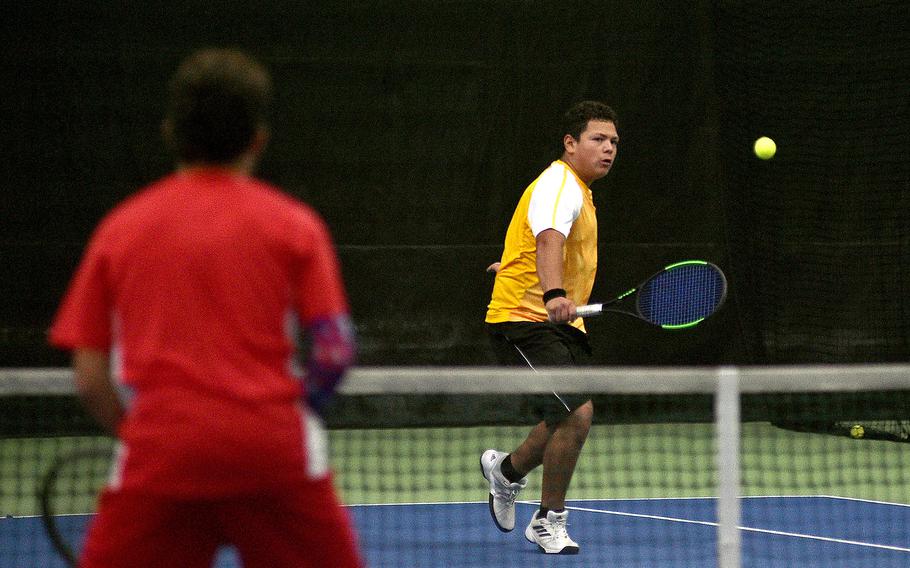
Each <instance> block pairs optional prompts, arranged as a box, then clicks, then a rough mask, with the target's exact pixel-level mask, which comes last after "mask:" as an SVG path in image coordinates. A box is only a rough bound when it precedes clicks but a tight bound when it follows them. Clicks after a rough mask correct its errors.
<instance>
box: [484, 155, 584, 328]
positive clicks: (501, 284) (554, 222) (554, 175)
mask: <svg viewBox="0 0 910 568" xmlns="http://www.w3.org/2000/svg"><path fill="white" fill-rule="evenodd" d="M546 229H556V230H557V231H559V232H560V233H562V234H563V235H565V237H566V247H565V259H564V261H563V288H565V290H566V295H567V296H568V298H569V299H570V300H572V301H573V302H574V303H575V305H577V306H581V305H584V304H586V303H588V298H589V297H590V295H591V289H592V288H593V287H594V275H595V273H596V271H597V216H596V212H595V209H594V200H593V198H592V196H591V190H590V188H588V186H587V185H586V184H585V183H584V182H583V181H581V180H580V179H579V178H578V176H577V175H575V172H574V171H572V168H571V167H569V165H568V164H566V163H565V162H563V161H561V160H557V161H555V162H553V163H552V164H550V167H548V168H547V169H546V170H544V171H543V173H541V174H540V176H538V177H537V179H536V180H534V182H533V183H531V185H529V186H528V188H527V189H526V190H525V192H524V194H523V195H522V196H521V199H520V200H519V202H518V206H517V207H516V208H515V213H514V215H513V216H512V221H511V223H509V229H508V231H506V240H505V247H504V250H503V253H502V259H501V260H500V262H501V266H500V268H499V272H498V273H497V274H496V281H495V283H494V285H493V298H492V300H491V301H490V304H489V306H488V307H487V317H486V322H487V323H502V322H508V321H536V322H541V321H547V310H546V308H545V307H544V304H543V290H541V289H540V279H539V278H538V277H537V235H538V234H540V233H541V232H542V231H544V230H546ZM572 325H573V326H575V327H577V328H578V329H580V330H582V331H584V330H585V326H584V321H583V320H582V319H581V318H578V319H576V320H575V321H573V322H572Z"/></svg>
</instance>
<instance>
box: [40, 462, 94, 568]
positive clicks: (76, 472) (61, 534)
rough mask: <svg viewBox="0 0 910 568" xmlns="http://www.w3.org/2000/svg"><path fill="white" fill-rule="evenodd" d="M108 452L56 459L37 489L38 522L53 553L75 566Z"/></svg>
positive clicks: (92, 512)
mask: <svg viewBox="0 0 910 568" xmlns="http://www.w3.org/2000/svg"><path fill="white" fill-rule="evenodd" d="M111 453H112V452H111V450H110V449H109V448H101V447H92V448H80V449H77V450H74V451H72V452H71V453H68V454H66V455H64V456H62V457H60V458H58V459H57V460H56V461H54V463H53V464H52V465H51V467H50V468H49V469H48V470H47V472H46V473H45V474H44V477H43V478H42V480H41V484H40V486H39V487H38V501H39V503H40V506H41V522H42V523H43V524H44V529H45V531H47V536H48V538H49V539H50V541H51V544H52V545H53V547H54V550H56V552H57V553H58V554H59V555H60V557H61V558H63V559H64V560H65V561H66V562H67V564H69V565H70V566H76V564H77V558H78V555H79V554H78V550H79V549H80V548H81V544H82V541H83V539H84V538H85V531H86V528H87V527H88V522H89V520H90V519H91V516H92V515H93V514H94V511H95V507H96V501H97V498H98V494H99V493H100V492H101V488H102V487H103V486H104V484H105V483H106V482H107V479H108V475H109V470H110V464H111Z"/></svg>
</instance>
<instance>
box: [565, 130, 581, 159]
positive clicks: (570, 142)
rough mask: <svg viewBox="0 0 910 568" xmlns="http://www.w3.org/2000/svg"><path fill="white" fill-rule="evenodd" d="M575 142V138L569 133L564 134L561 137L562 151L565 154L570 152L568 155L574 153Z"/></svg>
mask: <svg viewBox="0 0 910 568" xmlns="http://www.w3.org/2000/svg"><path fill="white" fill-rule="evenodd" d="M577 143H578V142H577V141H576V140H575V138H573V137H572V135H571V134H566V135H565V136H563V137H562V147H563V151H564V152H565V153H566V154H570V155H571V154H574V153H575V145H576V144H577Z"/></svg>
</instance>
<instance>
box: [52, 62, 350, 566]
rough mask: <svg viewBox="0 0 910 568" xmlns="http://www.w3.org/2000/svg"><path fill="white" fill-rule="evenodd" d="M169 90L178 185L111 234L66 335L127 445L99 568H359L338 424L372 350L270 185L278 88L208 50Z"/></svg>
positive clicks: (92, 560) (80, 275)
mask: <svg viewBox="0 0 910 568" xmlns="http://www.w3.org/2000/svg"><path fill="white" fill-rule="evenodd" d="M169 87H170V92H169V95H170V96H169V106H168V111H167V116H166V118H165V121H164V125H163V129H164V134H165V138H166V139H167V141H168V143H169V145H170V146H171V148H172V149H173V151H174V153H175V154H176V157H177V161H178V168H177V171H176V172H175V173H173V174H172V175H170V176H168V177H165V178H163V179H161V180H159V181H157V182H155V183H153V184H152V185H150V186H148V187H146V188H144V189H143V190H142V191H140V192H138V193H137V194H136V195H135V196H133V197H131V198H129V199H127V200H126V201H125V202H124V203H122V204H121V205H119V206H118V207H117V208H116V209H115V210H114V211H113V212H111V213H110V214H109V215H108V216H107V217H106V218H105V219H104V220H103V221H102V222H101V224H100V225H99V226H98V228H97V229H96V231H95V233H94V235H93V236H92V238H91V241H90V243H89V245H88V248H87V250H86V252H85V256H84V258H83V259H82V262H81V264H80V266H79V268H78V270H77V272H76V275H75V277H74V279H73V282H72V283H71V285H70V288H69V291H68V292H67V294H66V297H65V299H64V301H63V304H62V306H61V308H60V311H59V313H58V314H57V318H56V321H55V323H54V325H53V328H52V330H51V341H52V343H53V344H54V345H56V346H58V347H61V348H64V349H68V350H72V352H73V367H74V373H75V377H76V387H77V390H78V392H79V395H80V397H81V399H82V401H83V403H84V404H85V406H86V407H87V408H88V410H89V411H90V412H91V413H92V414H93V415H94V416H95V418H96V419H97V420H98V421H99V422H100V423H101V424H102V425H104V426H105V427H107V428H108V429H109V430H110V431H111V432H113V433H114V434H115V435H116V436H117V438H118V442H119V443H118V449H117V455H116V460H115V464H114V471H113V472H112V475H111V480H110V483H109V485H108V487H107V488H106V489H105V490H104V492H103V494H102V496H101V499H100V502H99V509H98V515H97V517H96V518H95V521H94V523H93V524H92V526H91V528H90V530H89V535H88V537H87V542H86V545H85V548H84V551H83V557H82V559H81V562H80V565H81V566H84V567H101V566H104V567H114V566H129V567H131V568H136V567H140V566H180V567H184V568H186V567H195V566H200V567H202V566H205V567H209V566H211V563H212V560H213V557H214V555H215V552H216V549H217V548H218V547H219V546H220V545H223V544H230V545H233V546H235V547H236V549H237V551H238V553H239V555H240V556H241V558H242V560H243V563H244V566H246V567H247V568H255V567H270V568H272V567H291V566H293V567H298V566H301V567H314V568H315V567H323V566H332V567H336V568H338V567H359V566H361V561H360V558H359V554H358V552H357V549H356V543H355V536H354V534H353V530H352V528H351V524H350V521H349V519H348V516H347V513H346V512H345V510H344V509H343V508H342V507H341V505H340V504H339V503H338V500H337V498H336V495H335V491H334V489H333V486H332V480H331V475H330V471H329V465H328V458H327V448H326V438H325V433H324V431H323V429H322V420H321V417H320V413H321V412H322V410H323V409H324V408H325V405H326V403H327V402H328V401H329V399H330V398H331V395H332V393H333V392H334V390H335V387H336V385H337V384H338V382H339V380H340V379H341V377H342V375H343V374H344V372H345V370H346V369H347V367H348V366H350V365H351V364H352V362H353V358H354V353H355V344H354V338H353V334H352V331H351V329H352V328H351V325H350V320H349V316H348V306H347V299H346V297H345V292H344V288H343V285H342V282H341V277H340V273H339V267H338V261H337V258H336V256H335V252H334V248H333V245H332V242H331V238H330V236H329V234H328V231H327V229H326V227H325V225H324V223H323V221H322V220H321V219H320V217H319V216H318V215H317V214H316V213H315V212H314V211H313V210H312V209H310V208H309V207H307V206H306V205H304V204H302V203H300V202H298V201H296V200H294V199H292V198H291V197H289V196H287V195H285V194H283V193H281V192H280V191H279V190H277V189H276V188H274V187H271V186H269V185H267V184H265V183H263V182H261V181H257V180H255V179H254V178H252V177H250V176H251V174H252V171H253V169H254V166H255V164H256V162H257V159H258V158H259V156H260V154H261V152H262V150H263V148H264V146H265V143H266V139H267V137H268V133H267V129H266V113H267V109H268V105H269V100H270V98H271V79H270V78H269V75H268V72H267V71H266V70H265V69H264V68H262V67H261V66H260V65H259V64H258V63H257V62H255V61H254V60H252V59H251V58H249V57H248V56H246V55H245V54H243V53H241V52H237V51H232V50H204V51H200V52H198V53H195V54H193V55H192V56H190V57H189V58H188V59H187V60H186V61H184V62H183V64H182V65H181V66H180V68H179V69H178V71H177V73H176V74H175V76H174V78H173V79H172V81H171V83H170V86H169ZM301 336H303V337H305V338H306V340H307V341H306V343H307V345H309V348H308V352H307V353H303V354H299V355H302V358H298V353H297V344H298V338H300V337H301Z"/></svg>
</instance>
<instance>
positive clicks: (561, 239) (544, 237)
mask: <svg viewBox="0 0 910 568" xmlns="http://www.w3.org/2000/svg"><path fill="white" fill-rule="evenodd" d="M565 245H566V237H565V235H563V234H562V233H560V232H559V231H557V230H555V229H547V230H545V231H542V232H541V233H540V234H538V235H537V277H538V278H539V279H540V288H541V290H543V291H544V292H547V291H548V290H553V289H555V288H562V287H563V285H562V263H563V251H564V249H565ZM546 308H547V314H548V315H549V317H550V321H552V322H553V323H567V322H569V321H571V320H573V319H574V317H575V304H573V303H572V301H571V300H569V299H568V298H553V299H551V300H550V301H549V302H547V303H546Z"/></svg>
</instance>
